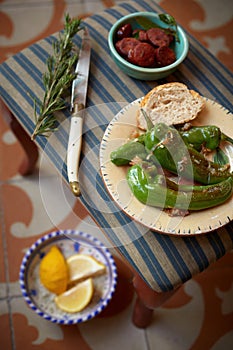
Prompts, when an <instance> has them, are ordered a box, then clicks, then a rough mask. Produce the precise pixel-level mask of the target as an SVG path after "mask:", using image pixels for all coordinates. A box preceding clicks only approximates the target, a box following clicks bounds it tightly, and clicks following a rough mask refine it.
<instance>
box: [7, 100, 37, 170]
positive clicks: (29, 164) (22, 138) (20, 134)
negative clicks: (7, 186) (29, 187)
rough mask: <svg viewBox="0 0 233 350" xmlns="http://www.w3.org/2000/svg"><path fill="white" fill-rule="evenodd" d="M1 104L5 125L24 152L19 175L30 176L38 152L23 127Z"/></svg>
mask: <svg viewBox="0 0 233 350" xmlns="http://www.w3.org/2000/svg"><path fill="white" fill-rule="evenodd" d="M0 103H1V112H2V115H3V117H4V120H5V121H6V123H7V125H8V126H9V128H10V129H11V131H12V132H13V134H14V135H15V137H16V138H17V140H18V141H19V143H20V144H21V146H22V147H23V150H24V152H25V157H24V159H23V162H22V164H21V165H20V168H19V173H20V174H21V175H22V176H25V175H29V174H31V173H32V172H33V171H34V169H35V165H36V162H37V160H38V156H39V152H38V148H37V146H36V145H35V143H34V142H33V141H32V140H31V138H30V136H29V135H28V134H27V133H26V131H25V130H24V129H23V127H22V126H21V125H20V124H19V122H18V121H17V119H16V118H15V117H14V115H13V114H12V113H11V112H10V110H9V109H8V108H7V107H6V105H5V104H4V103H3V102H2V101H0Z"/></svg>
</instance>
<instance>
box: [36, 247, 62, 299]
mask: <svg viewBox="0 0 233 350" xmlns="http://www.w3.org/2000/svg"><path fill="white" fill-rule="evenodd" d="M39 274H40V280H41V283H42V284H43V285H44V287H45V288H47V289H48V290H49V291H50V292H52V293H55V294H61V293H63V292H65V290H66V289H67V284H68V280H69V275H68V274H69V270H68V266H67V263H66V260H65V258H64V256H63V255H62V253H61V251H60V250H59V248H58V247H57V246H52V247H51V248H50V250H49V251H48V253H47V254H46V255H45V256H44V257H43V259H42V260H41V263H40V267H39Z"/></svg>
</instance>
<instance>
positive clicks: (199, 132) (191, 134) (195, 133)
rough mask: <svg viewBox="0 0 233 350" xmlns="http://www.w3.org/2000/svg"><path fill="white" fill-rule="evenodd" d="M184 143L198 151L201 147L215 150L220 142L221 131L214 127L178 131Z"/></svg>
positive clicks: (195, 127)
mask: <svg viewBox="0 0 233 350" xmlns="http://www.w3.org/2000/svg"><path fill="white" fill-rule="evenodd" d="M180 135H181V136H182V139H183V140H184V142H185V143H186V144H188V145H190V146H191V147H193V148H195V149H196V150H198V151H200V150H201V148H202V146H204V147H206V148H208V149H210V150H215V149H216V148H217V147H218V146H219V144H220V141H221V130H220V129H219V128H218V127H217V126H215V125H207V126H193V127H192V128H191V129H189V130H186V131H180Z"/></svg>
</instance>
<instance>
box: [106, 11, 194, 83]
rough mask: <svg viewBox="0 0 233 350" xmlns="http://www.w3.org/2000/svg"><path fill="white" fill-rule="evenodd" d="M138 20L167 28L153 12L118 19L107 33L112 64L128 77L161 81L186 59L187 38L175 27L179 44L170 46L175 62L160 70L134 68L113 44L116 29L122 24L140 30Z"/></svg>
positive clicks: (176, 42) (132, 14)
mask: <svg viewBox="0 0 233 350" xmlns="http://www.w3.org/2000/svg"><path fill="white" fill-rule="evenodd" d="M138 19H141V21H143V20H144V19H148V20H150V21H152V22H154V23H155V24H156V25H158V26H160V27H162V28H168V26H167V25H166V24H165V23H164V22H162V21H161V20H160V18H159V15H158V14H156V13H153V12H135V13H131V14H129V15H127V16H124V17H122V18H120V19H119V20H118V21H117V22H115V23H114V24H113V26H112V27H111V29H110V31H109V35H108V45H109V49H110V53H111V56H112V58H113V60H114V62H115V63H116V64H117V66H118V67H119V68H120V69H121V70H122V71H123V72H124V73H125V74H127V75H129V76H130V77H133V78H136V79H139V80H158V79H163V78H165V77H167V76H168V75H170V74H172V73H173V72H174V71H175V70H176V69H177V68H178V67H179V65H180V64H181V63H182V62H183V61H184V59H185V58H186V56H187V54H188V49H189V43H188V39H187V36H186V34H185V32H184V30H183V29H182V28H181V27H180V26H177V31H178V36H179V42H178V41H175V42H174V43H172V44H171V48H172V49H173V50H174V52H175V55H176V61H175V62H174V63H172V64H170V65H168V66H166V67H161V68H143V67H139V66H136V65H134V64H132V63H130V62H128V61H127V60H125V59H124V58H123V57H122V56H121V55H120V54H119V53H118V52H117V50H116V48H115V43H116V33H117V31H118V29H119V28H120V27H121V26H123V25H124V24H126V23H130V24H131V26H132V29H133V30H134V29H138V28H140V25H139V24H138Z"/></svg>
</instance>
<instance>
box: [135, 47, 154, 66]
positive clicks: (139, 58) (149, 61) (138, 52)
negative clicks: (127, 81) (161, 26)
mask: <svg viewBox="0 0 233 350" xmlns="http://www.w3.org/2000/svg"><path fill="white" fill-rule="evenodd" d="M128 60H129V62H131V63H133V64H135V65H137V66H140V67H154V66H155V49H154V48H153V46H152V45H150V44H148V43H141V42H140V43H139V44H138V45H136V46H135V47H133V48H132V49H130V51H129V53H128Z"/></svg>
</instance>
